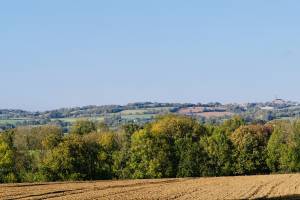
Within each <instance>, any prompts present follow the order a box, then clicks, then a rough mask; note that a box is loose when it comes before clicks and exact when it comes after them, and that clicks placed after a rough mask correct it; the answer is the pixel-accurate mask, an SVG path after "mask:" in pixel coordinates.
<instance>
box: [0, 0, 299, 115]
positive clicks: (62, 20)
mask: <svg viewBox="0 0 300 200" xmlns="http://www.w3.org/2000/svg"><path fill="white" fill-rule="evenodd" d="M299 10H300V1H297V0H245V1H241V0H236V1H233V0H211V1H204V0H203V1H201V0H189V1H183V0H181V1H178V0H163V1H162V0H151V1H141V0H136V1H133V0H126V1H123V0H119V1H117V0H111V1H104V0H103V1H102V0H88V1H86V0H85V1H84V0H77V1H74V0H63V1H61V0H51V1H50V0H49V1H39V0H26V1H20V0H19V1H18V0H11V1H0V91H1V95H0V109H3V108H15V109H25V110H32V111H35V110H49V109H54V108H61V107H72V106H83V105H103V104H127V103H131V102H142V101H153V102H191V103H197V102H203V103H205V102H216V101H218V102H222V103H229V102H237V103H243V102H257V101H269V100H272V99H274V98H275V97H278V98H284V99H288V100H295V101H300V88H299V85H300V79H299V75H300V66H299V64H300V60H299V59H300V37H299V36H300V26H299V21H300V12H299Z"/></svg>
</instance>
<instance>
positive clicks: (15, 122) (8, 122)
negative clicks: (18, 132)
mask: <svg viewBox="0 0 300 200" xmlns="http://www.w3.org/2000/svg"><path fill="white" fill-rule="evenodd" d="M26 120H30V119H29V118H16V119H0V124H13V125H16V124H17V123H18V122H24V121H26Z"/></svg>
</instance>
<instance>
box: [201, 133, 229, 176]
mask: <svg viewBox="0 0 300 200" xmlns="http://www.w3.org/2000/svg"><path fill="white" fill-rule="evenodd" d="M201 146H202V147H203V150H204V152H205V154H206V155H205V158H206V160H205V162H204V163H203V169H202V174H203V175H205V176H229V175H232V173H233V168H232V161H233V159H232V153H233V152H232V148H233V146H232V143H231V141H230V139H229V138H228V136H227V134H226V133H225V131H224V130H223V129H221V128H219V129H215V130H214V132H213V134H212V135H211V136H204V137H203V138H202V139H201Z"/></svg>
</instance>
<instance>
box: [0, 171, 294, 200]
mask: <svg viewBox="0 0 300 200" xmlns="http://www.w3.org/2000/svg"><path fill="white" fill-rule="evenodd" d="M0 199H6V200H8V199H10V200H13V199H22V200H23V199H122V200H128V199H274V200H275V199H300V174H291V175H289V174H284V175H269V176H243V177H220V178H194V179H193V178H186V179H157V180H125V181H94V182H65V183H61V182H58V183H37V184H3V185H0Z"/></svg>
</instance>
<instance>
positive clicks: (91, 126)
mask: <svg viewBox="0 0 300 200" xmlns="http://www.w3.org/2000/svg"><path fill="white" fill-rule="evenodd" d="M94 131H97V126H96V124H95V122H93V121H91V120H88V119H80V120H77V121H76V122H75V123H74V125H73V126H72V128H71V133H72V134H77V135H84V134H88V133H91V132H94Z"/></svg>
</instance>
